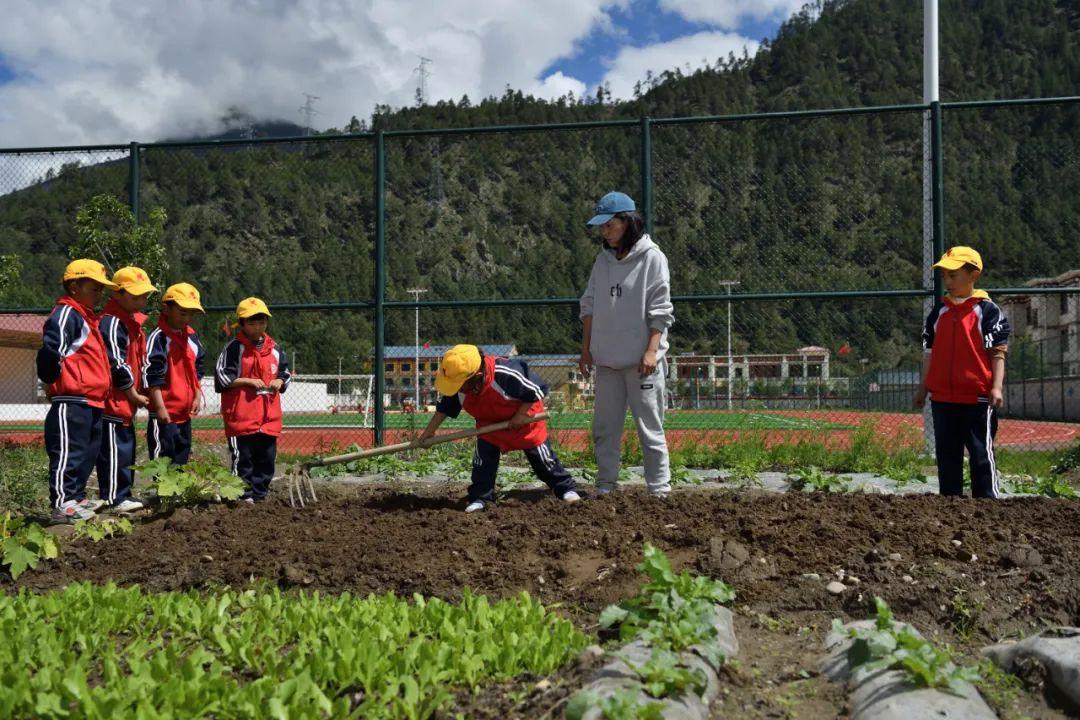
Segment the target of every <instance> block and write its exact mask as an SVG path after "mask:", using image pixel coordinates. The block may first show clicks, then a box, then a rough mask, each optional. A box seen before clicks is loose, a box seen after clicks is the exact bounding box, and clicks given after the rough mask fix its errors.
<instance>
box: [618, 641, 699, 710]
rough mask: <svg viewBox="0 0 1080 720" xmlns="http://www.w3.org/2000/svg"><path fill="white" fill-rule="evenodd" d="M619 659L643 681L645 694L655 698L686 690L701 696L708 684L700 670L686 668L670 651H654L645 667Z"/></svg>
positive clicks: (623, 657)
mask: <svg viewBox="0 0 1080 720" xmlns="http://www.w3.org/2000/svg"><path fill="white" fill-rule="evenodd" d="M619 657H620V658H621V659H622V661H623V662H624V663H626V665H627V667H629V668H630V669H631V670H633V671H634V673H635V674H636V675H637V676H638V679H639V680H641V684H642V685H644V686H645V692H647V693H648V694H649V695H651V696H652V697H654V698H665V697H668V696H669V695H678V694H680V693H682V692H683V691H684V690H690V691H691V692H694V693H698V694H700V693H701V692H702V691H703V690H704V689H705V686H706V684H707V682H708V681H707V680H706V678H705V674H704V673H703V672H702V671H701V670H700V669H691V668H688V667H686V666H685V665H683V664H682V663H680V662H679V657H678V655H676V654H675V653H673V652H671V651H670V650H665V649H662V648H659V649H654V650H653V652H652V654H651V655H650V656H649V659H648V660H647V661H646V662H645V663H644V664H643V665H635V664H634V663H632V662H631V661H630V660H629V659H628V658H627V657H625V656H619Z"/></svg>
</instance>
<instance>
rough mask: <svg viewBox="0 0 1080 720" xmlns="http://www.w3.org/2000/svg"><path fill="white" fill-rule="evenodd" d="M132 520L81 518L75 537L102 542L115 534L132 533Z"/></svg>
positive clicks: (76, 526) (76, 525)
mask: <svg viewBox="0 0 1080 720" xmlns="http://www.w3.org/2000/svg"><path fill="white" fill-rule="evenodd" d="M134 529H135V528H134V527H133V526H132V524H131V521H130V520H128V519H127V518H94V519H93V520H79V521H78V522H76V523H75V537H77V538H88V539H90V540H91V541H93V542H101V541H102V540H104V539H105V538H110V537H113V536H114V535H130V534H131V533H132V532H133V531H134Z"/></svg>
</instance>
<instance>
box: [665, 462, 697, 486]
mask: <svg viewBox="0 0 1080 720" xmlns="http://www.w3.org/2000/svg"><path fill="white" fill-rule="evenodd" d="M671 484H672V485H700V484H701V477H700V476H698V475H695V474H694V473H692V472H690V469H689V468H688V467H686V466H685V465H672V466H671Z"/></svg>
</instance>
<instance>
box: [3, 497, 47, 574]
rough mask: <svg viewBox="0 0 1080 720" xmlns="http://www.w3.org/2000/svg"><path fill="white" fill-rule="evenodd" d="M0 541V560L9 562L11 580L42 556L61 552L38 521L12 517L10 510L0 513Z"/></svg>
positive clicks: (42, 557) (36, 563)
mask: <svg viewBox="0 0 1080 720" xmlns="http://www.w3.org/2000/svg"><path fill="white" fill-rule="evenodd" d="M0 541H2V542H3V564H4V565H7V566H8V572H9V573H11V577H12V579H13V580H18V579H19V576H20V575H22V574H23V573H24V572H26V571H27V570H28V569H31V568H36V567H37V566H38V564H39V562H40V561H41V560H42V559H46V560H51V559H53V558H55V557H57V556H58V555H59V554H60V545H59V544H58V543H57V542H56V538H55V537H53V536H52V535H50V534H49V533H47V532H45V530H44V529H43V528H42V527H41V526H40V525H38V524H37V523H32V522H28V521H27V520H25V519H23V518H19V517H13V516H12V515H11V513H10V512H6V513H4V514H3V516H0Z"/></svg>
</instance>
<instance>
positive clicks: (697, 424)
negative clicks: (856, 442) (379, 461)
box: [195, 410, 850, 430]
mask: <svg viewBox="0 0 1080 720" xmlns="http://www.w3.org/2000/svg"><path fill="white" fill-rule="evenodd" d="M385 417H386V428H387V429H388V430H404V429H410V428H422V427H424V426H425V425H427V422H428V419H429V418H430V415H424V414H416V415H410V414H406V413H387V414H386V416H385ZM362 424H363V420H362V418H361V416H360V415H353V414H346V415H340V414H339V415H330V414H325V415H324V414H319V415H290V416H287V417H286V418H285V427H286V428H304V427H311V428H315V427H356V426H358V425H362ZM591 424H592V413H587V412H560V413H555V415H554V417H552V418H551V419H550V420H548V427H549V428H551V429H552V430H585V429H588V428H589V427H590V426H591ZM218 427H221V419H220V418H199V419H197V420H196V421H195V428H196V429H211V428H218ZM442 427H443V428H471V427H473V421H472V418H469V417H467V416H465V415H464V414H462V415H461V416H460V417H458V418H456V419H450V418H448V419H447V420H446V422H444V423H443V425H442ZM626 427H627V428H632V427H633V420H632V419H631V418H630V417H629V416H627V419H626ZM664 427H665V428H667V429H668V430H830V429H846V428H848V427H850V426H849V425H845V424H841V423H834V422H825V421H822V420H816V419H812V418H809V417H792V416H789V415H773V414H769V413H762V412H752V411H735V412H710V411H701V410H696V411H678V410H675V411H670V412H668V413H667V414H666V415H665V417H664Z"/></svg>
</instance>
